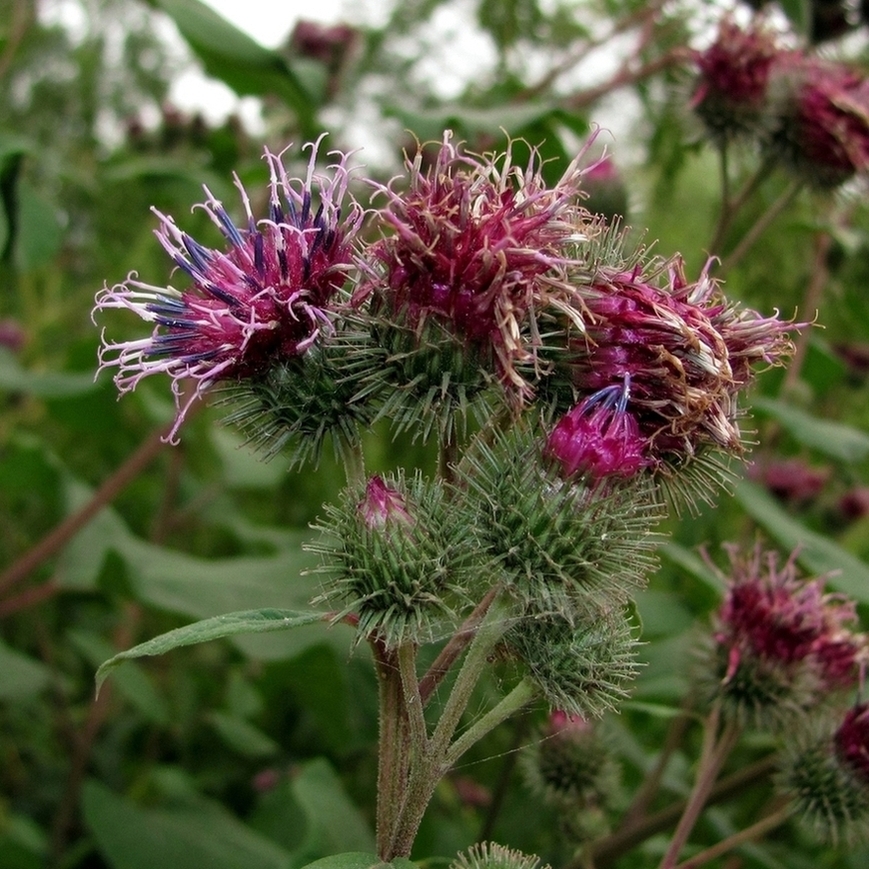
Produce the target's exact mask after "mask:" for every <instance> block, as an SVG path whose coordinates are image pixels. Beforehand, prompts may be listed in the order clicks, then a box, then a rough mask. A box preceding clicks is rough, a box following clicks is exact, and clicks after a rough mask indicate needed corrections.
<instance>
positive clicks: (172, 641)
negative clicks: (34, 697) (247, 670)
mask: <svg viewBox="0 0 869 869" xmlns="http://www.w3.org/2000/svg"><path fill="white" fill-rule="evenodd" d="M322 620H323V614H322V613H316V612H314V613H311V612H308V613H299V612H294V611H293V610H278V609H261V610H245V611H243V612H235V613H227V614H226V615H222V616H215V617H214V618H210V619H204V620H203V621H201V622H196V623H195V624H192V625H185V626H184V627H183V628H176V629H175V630H174V631H169V632H167V633H165V634H161V635H160V636H159V637H154V639H152V640H148V641H146V642H144V643H139V645H138V646H133V648H132V649H127V650H126V651H124V652H119V653H118V654H117V655H115V656H114V657H112V658H110V659H109V660H108V661H106V662H105V663H104V664H102V666H101V667H100V668H99V670H97V675H96V683H97V690H99V688H100V685H102V684H103V682H105V680H106V677H107V676H108V675H109V673H110V672H111V671H112V670H113V669H114V668H115V667H117V666H118V665H120V664H122V663H123V662H124V661H128V660H130V659H131V658H142V657H145V656H149V655H162V654H163V653H164V652H168V651H170V650H171V649H177V648H179V647H181V646H193V645H196V644H197V643H206V642H208V641H209V640H217V639H222V638H223V637H231V636H234V635H235V634H253V633H261V632H262V631H282V630H286V629H288V628H294V627H298V626H300V625H310V624H313V623H314V622H319V621H322Z"/></svg>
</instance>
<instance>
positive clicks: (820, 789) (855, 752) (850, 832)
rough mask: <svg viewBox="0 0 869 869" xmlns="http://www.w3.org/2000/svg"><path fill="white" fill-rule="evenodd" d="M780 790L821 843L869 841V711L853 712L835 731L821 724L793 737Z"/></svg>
mask: <svg viewBox="0 0 869 869" xmlns="http://www.w3.org/2000/svg"><path fill="white" fill-rule="evenodd" d="M831 730H832V731H833V732H832V733H831V732H830V731H831ZM778 784H779V787H780V788H781V789H782V790H783V791H784V792H785V794H787V795H788V796H789V797H790V798H791V799H792V801H793V806H794V812H795V814H796V816H797V818H798V819H799V820H800V821H801V822H802V823H803V824H805V825H806V826H807V827H808V828H809V829H810V830H811V831H812V832H813V833H814V834H815V836H817V837H818V838H819V839H821V840H822V841H823V842H826V843H829V844H833V845H836V844H838V843H839V842H840V841H844V842H846V843H847V844H849V845H852V846H853V845H855V844H858V843H862V842H866V841H869V705H867V704H865V703H860V704H858V705H857V706H854V707H853V708H852V709H850V710H849V711H848V712H847V713H846V714H845V716H844V718H843V719H841V720H840V722H839V724H838V727H837V728H836V729H835V730H834V729H833V728H829V727H828V725H827V721H826V720H824V721H822V722H821V723H819V724H815V725H814V726H812V727H810V728H808V729H807V730H806V732H805V733H803V734H798V735H796V736H793V735H792V737H791V739H790V740H789V741H788V744H787V746H786V747H785V750H784V752H783V756H782V760H781V771H780V774H779V779H778Z"/></svg>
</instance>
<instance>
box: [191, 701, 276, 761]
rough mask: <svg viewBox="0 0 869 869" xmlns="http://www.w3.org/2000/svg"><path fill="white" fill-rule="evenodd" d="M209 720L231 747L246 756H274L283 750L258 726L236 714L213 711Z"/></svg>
mask: <svg viewBox="0 0 869 869" xmlns="http://www.w3.org/2000/svg"><path fill="white" fill-rule="evenodd" d="M208 722H209V723H210V724H211V726H212V727H213V728H214V729H215V730H216V731H217V732H218V733H219V734H220V738H221V739H222V740H223V741H224V742H225V743H226V744H227V745H228V746H229V747H230V748H232V749H233V750H234V751H237V752H238V753H239V754H242V755H244V756H245V757H252V758H264V757H273V756H274V755H276V754H278V753H279V752H280V750H281V747H280V745H278V744H277V743H276V742H275V741H274V740H273V739H271V738H270V737H268V736H266V734H265V733H263V732H262V731H261V730H260V729H259V728H258V727H255V726H254V725H253V724H251V723H250V722H248V721H245V720H244V719H243V718H239V717H238V716H236V715H227V714H226V713H225V712H211V713H210V714H209V715H208Z"/></svg>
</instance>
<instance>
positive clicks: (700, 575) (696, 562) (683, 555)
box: [658, 540, 724, 595]
mask: <svg viewBox="0 0 869 869" xmlns="http://www.w3.org/2000/svg"><path fill="white" fill-rule="evenodd" d="M658 552H660V553H661V555H662V556H663V557H664V558H666V559H667V560H668V561H670V562H672V563H673V564H676V565H678V566H679V567H681V568H682V569H683V570H685V571H687V572H688V573H690V574H691V576H694V577H696V578H697V579H699V580H700V581H701V582H702V583H703V584H704V585H707V586H709V588H711V589H712V590H713V591H714V592H715V593H716V595H720V594H721V592H723V591H724V583H723V582H722V580H721V577H720V576H719V575H718V574H717V573H716V572H715V571H714V570H713V569H712V568H711V567H710V566H709V565H708V564H707V563H706V562H705V561H704V560H703V559H702V558H701V557H700V556H699V555H698V554H697V553H696V552H692V551H691V550H690V549H686V548H685V547H684V546H682V545H680V544H679V543H674V542H673V541H672V540H668V541H667V542H666V543H664V544H662V545H661V547H660V548H659V549H658Z"/></svg>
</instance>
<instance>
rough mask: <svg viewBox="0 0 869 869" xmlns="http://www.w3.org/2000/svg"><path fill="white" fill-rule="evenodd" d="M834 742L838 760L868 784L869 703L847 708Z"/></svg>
mask: <svg viewBox="0 0 869 869" xmlns="http://www.w3.org/2000/svg"><path fill="white" fill-rule="evenodd" d="M834 743H835V746H836V754H837V756H838V757H839V760H840V762H841V763H843V764H844V765H845V766H847V767H849V768H850V769H851V770H852V771H853V772H854V773H856V774H857V776H858V777H859V778H860V779H862V780H863V781H864V782H865V783H866V784H867V785H869V703H858V704H857V705H856V706H854V707H853V708H852V709H849V710H848V712H847V713H846V715H845V720H844V721H843V722H842V723H841V725H839V729H838V730H837V731H836V735H835V737H834Z"/></svg>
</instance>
